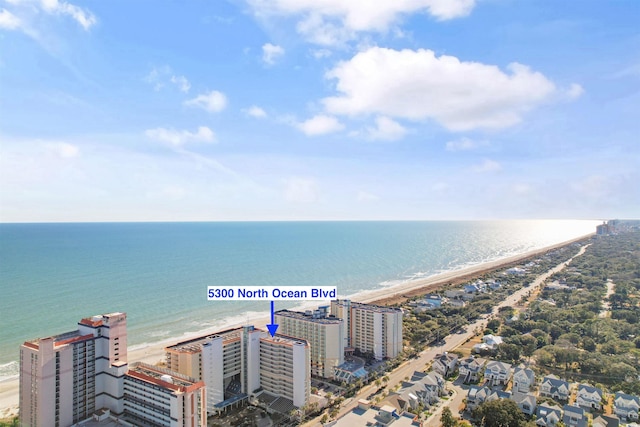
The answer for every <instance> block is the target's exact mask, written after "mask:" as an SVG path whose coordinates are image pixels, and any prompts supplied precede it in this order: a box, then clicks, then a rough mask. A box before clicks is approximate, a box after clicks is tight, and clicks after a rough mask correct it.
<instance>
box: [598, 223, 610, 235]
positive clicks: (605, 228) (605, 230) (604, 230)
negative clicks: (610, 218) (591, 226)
mask: <svg viewBox="0 0 640 427" xmlns="http://www.w3.org/2000/svg"><path fill="white" fill-rule="evenodd" d="M596 234H597V235H598V236H606V235H607V234H611V227H610V226H609V224H607V223H606V222H603V223H602V224H600V225H598V226H596Z"/></svg>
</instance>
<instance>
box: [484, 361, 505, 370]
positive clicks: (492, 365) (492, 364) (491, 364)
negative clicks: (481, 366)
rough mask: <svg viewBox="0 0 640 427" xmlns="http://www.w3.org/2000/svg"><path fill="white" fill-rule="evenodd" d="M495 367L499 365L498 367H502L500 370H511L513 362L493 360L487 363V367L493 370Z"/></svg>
mask: <svg viewBox="0 0 640 427" xmlns="http://www.w3.org/2000/svg"><path fill="white" fill-rule="evenodd" d="M494 367H497V368H498V369H500V371H505V372H509V370H510V369H511V364H510V363H504V362H498V361H497V360H492V361H491V362H489V363H487V367H486V369H488V370H492V368H494Z"/></svg>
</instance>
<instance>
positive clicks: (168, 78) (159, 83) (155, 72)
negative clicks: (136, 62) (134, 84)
mask: <svg viewBox="0 0 640 427" xmlns="http://www.w3.org/2000/svg"><path fill="white" fill-rule="evenodd" d="M144 81H145V82H147V83H149V84H150V85H153V90H155V91H159V90H160V89H162V88H163V87H165V86H166V85H167V83H169V82H171V83H173V84H174V85H175V86H176V87H177V88H178V89H179V90H180V91H181V92H184V93H187V92H189V89H191V83H190V82H189V80H188V79H187V78H186V77H185V76H178V75H176V74H173V70H172V69H171V67H169V66H168V65H163V66H161V67H153V69H152V70H151V71H150V72H149V74H147V75H146V76H145V78H144Z"/></svg>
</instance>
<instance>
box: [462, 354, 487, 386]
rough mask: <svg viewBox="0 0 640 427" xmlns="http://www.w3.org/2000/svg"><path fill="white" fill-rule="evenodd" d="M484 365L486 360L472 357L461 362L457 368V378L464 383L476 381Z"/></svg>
mask: <svg viewBox="0 0 640 427" xmlns="http://www.w3.org/2000/svg"><path fill="white" fill-rule="evenodd" d="M486 363H487V360H486V359H483V358H481V357H474V356H469V357H467V358H466V359H463V360H461V361H460V366H459V367H458V372H459V377H460V378H462V380H463V381H464V382H465V383H469V382H476V381H478V380H479V379H480V375H481V374H482V371H483V369H484V365H485V364H486Z"/></svg>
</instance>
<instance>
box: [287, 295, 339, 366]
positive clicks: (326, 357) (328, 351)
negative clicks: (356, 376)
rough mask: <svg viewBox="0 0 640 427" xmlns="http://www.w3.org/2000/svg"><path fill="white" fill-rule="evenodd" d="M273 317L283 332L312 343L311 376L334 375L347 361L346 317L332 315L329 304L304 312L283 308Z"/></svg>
mask: <svg viewBox="0 0 640 427" xmlns="http://www.w3.org/2000/svg"><path fill="white" fill-rule="evenodd" d="M274 318H275V323H277V324H278V325H279V331H280V333H282V334H283V335H288V336H291V337H296V338H300V339H304V340H306V341H308V342H309V344H310V345H311V375H314V376H318V377H323V378H333V377H334V375H335V368H337V367H338V366H340V365H341V364H342V363H343V362H344V343H345V341H344V327H343V320H342V319H340V318H337V317H333V316H329V315H328V312H327V307H320V308H319V309H318V310H315V311H306V312H304V313H303V312H298V311H290V310H280V311H277V312H276V313H275V317H274Z"/></svg>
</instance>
